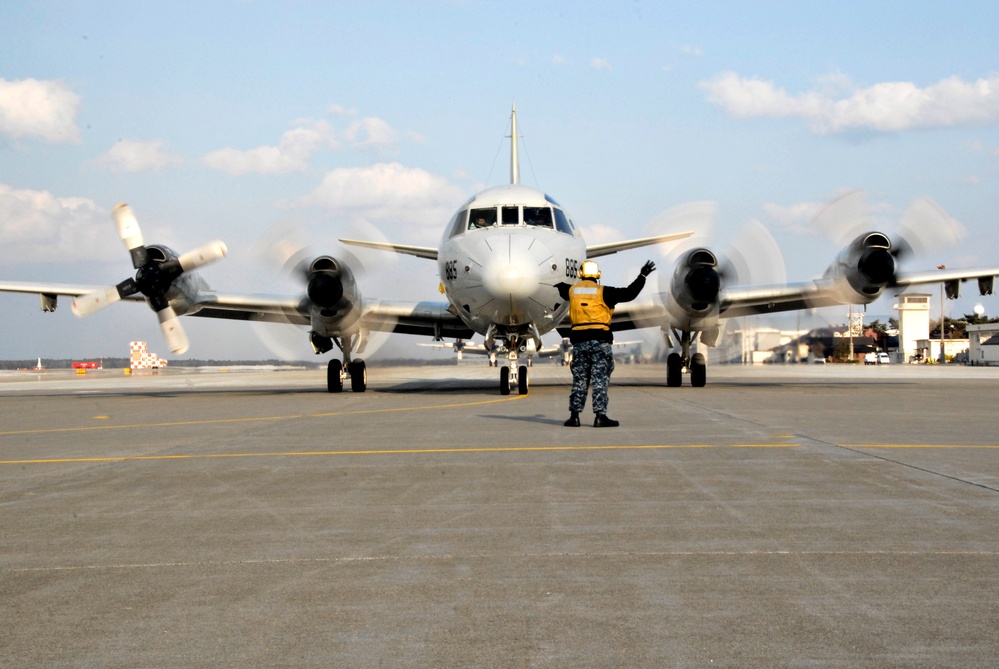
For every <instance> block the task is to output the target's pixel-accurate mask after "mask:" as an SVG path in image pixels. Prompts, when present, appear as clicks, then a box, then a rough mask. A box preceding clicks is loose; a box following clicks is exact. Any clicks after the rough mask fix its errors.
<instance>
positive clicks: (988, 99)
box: [700, 72, 999, 135]
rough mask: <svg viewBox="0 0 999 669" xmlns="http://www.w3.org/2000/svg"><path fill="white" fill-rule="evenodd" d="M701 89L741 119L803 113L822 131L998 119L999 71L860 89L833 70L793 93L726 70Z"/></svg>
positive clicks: (883, 129) (890, 129) (891, 129)
mask: <svg viewBox="0 0 999 669" xmlns="http://www.w3.org/2000/svg"><path fill="white" fill-rule="evenodd" d="M700 88H701V90H703V91H705V93H706V94H707V97H708V100H709V101H711V102H712V103H714V104H716V105H718V106H720V107H722V108H723V109H724V110H725V111H726V112H727V113H728V114H729V115H731V116H734V117H736V118H754V117H770V118H783V117H799V118H802V119H804V120H806V121H807V122H808V124H809V127H810V128H811V130H812V132H814V133H816V134H821V135H825V134H831V133H838V132H848V131H852V130H869V131H877V132H895V131H901V130H910V129H913V128H931V127H949V126H956V125H967V124H982V123H994V122H996V121H999V74H996V75H993V76H992V77H990V78H988V79H978V80H976V81H974V82H970V83H969V82H965V81H962V80H961V79H959V78H958V77H950V78H948V79H943V80H941V81H939V82H937V83H935V84H932V85H930V86H927V87H925V88H920V87H918V86H916V85H915V84H913V83H910V82H884V83H880V84H875V85H873V86H868V87H867V88H857V87H855V86H853V85H852V84H850V83H849V81H848V80H847V79H846V78H845V77H843V76H842V75H831V76H829V77H825V78H823V79H822V80H821V81H820V82H819V88H818V90H812V91H807V92H805V93H802V94H799V95H792V94H790V93H788V92H787V91H785V90H784V89H782V88H778V87H777V86H776V85H774V83H773V82H771V81H764V80H762V79H758V78H744V77H740V76H738V75H737V74H735V73H734V72H725V73H722V74H720V75H718V76H717V77H715V78H714V79H711V80H707V81H702V82H701V83H700Z"/></svg>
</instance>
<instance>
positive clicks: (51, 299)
mask: <svg viewBox="0 0 999 669" xmlns="http://www.w3.org/2000/svg"><path fill="white" fill-rule="evenodd" d="M104 289H105V287H104V286H88V285H81V284H64V283H35V282H27V281H5V282H0V292H4V293H25V294H30V293H35V294H37V295H40V296H41V297H42V302H43V308H44V309H45V310H47V311H54V310H55V307H56V301H55V298H57V297H60V296H62V297H80V296H81V295H86V294H88V293H93V292H97V291H102V290H104ZM123 299H125V300H130V301H142V300H143V297H142V295H139V294H136V295H129V296H128V297H125V298H123ZM304 299H305V298H304V295H267V294H259V293H214V292H205V293H199V294H198V295H197V296H196V297H195V298H194V305H193V306H192V308H191V310H190V311H189V312H188V313H187V315H188V316H196V317H200V318H221V319H228V320H237V321H259V322H265V323H292V324H295V325H309V323H310V320H309V309H308V304H307V303H305V302H304ZM46 301H48V304H49V306H48V307H47V308H46V307H45V304H46ZM361 319H362V322H363V324H364V327H366V328H368V329H369V330H374V331H377V332H399V333H403V334H416V335H426V336H429V337H435V338H439V337H456V338H468V337H471V336H472V335H473V334H474V333H473V332H472V330H470V329H469V328H468V327H467V326H465V324H464V323H462V322H461V320H460V319H459V318H458V317H457V316H455V315H454V314H452V313H450V312H449V311H448V304H447V303H446V302H417V303H413V302H392V301H374V300H372V301H365V303H364V306H363V309H362V315H361Z"/></svg>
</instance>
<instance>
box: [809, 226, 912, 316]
mask: <svg viewBox="0 0 999 669" xmlns="http://www.w3.org/2000/svg"><path fill="white" fill-rule="evenodd" d="M895 270H896V263H895V256H894V254H893V253H892V244H891V240H890V239H889V238H888V235H886V234H884V233H882V232H867V233H864V234H862V235H860V236H859V237H857V238H856V239H854V240H853V241H852V242H851V243H850V245H849V246H847V247H846V248H845V249H843V250H842V251H840V252H839V254H838V255H837V256H836V259H835V260H833V262H832V264H831V265H829V268H828V269H826V272H825V274H824V278H826V279H830V280H831V281H832V287H831V290H832V293H833V296H834V297H835V298H836V299H837V300H839V301H840V302H842V303H843V304H868V303H870V302H873V301H874V300H876V299H878V298H879V297H881V294H882V293H883V292H884V289H885V288H886V287H887V286H888V285H890V284H891V283H892V282H894V280H895Z"/></svg>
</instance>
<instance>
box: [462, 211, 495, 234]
mask: <svg viewBox="0 0 999 669" xmlns="http://www.w3.org/2000/svg"><path fill="white" fill-rule="evenodd" d="M468 214H469V215H468V229H469V230H476V229H478V228H490V227H492V226H494V225H496V208H495V207H490V208H489V209H472V210H471V211H469V213H468Z"/></svg>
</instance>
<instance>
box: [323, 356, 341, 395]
mask: <svg viewBox="0 0 999 669" xmlns="http://www.w3.org/2000/svg"><path fill="white" fill-rule="evenodd" d="M326 389H327V390H329V391H330V392H331V393H340V392H343V363H342V362H340V361H339V360H330V364H329V365H328V366H327V367H326Z"/></svg>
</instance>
